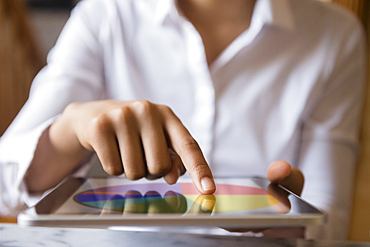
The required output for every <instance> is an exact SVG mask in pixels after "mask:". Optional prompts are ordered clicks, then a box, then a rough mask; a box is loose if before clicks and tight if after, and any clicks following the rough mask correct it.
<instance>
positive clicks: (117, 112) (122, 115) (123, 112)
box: [110, 107, 132, 123]
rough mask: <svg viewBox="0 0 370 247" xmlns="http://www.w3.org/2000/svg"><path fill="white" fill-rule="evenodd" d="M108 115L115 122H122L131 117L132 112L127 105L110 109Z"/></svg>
mask: <svg viewBox="0 0 370 247" xmlns="http://www.w3.org/2000/svg"><path fill="white" fill-rule="evenodd" d="M110 115H111V116H112V118H113V119H114V121H115V122H117V123H124V122H127V121H128V120H129V119H131V118H132V112H131V110H130V109H129V108H128V107H118V108H114V109H112V110H111V111H110Z"/></svg>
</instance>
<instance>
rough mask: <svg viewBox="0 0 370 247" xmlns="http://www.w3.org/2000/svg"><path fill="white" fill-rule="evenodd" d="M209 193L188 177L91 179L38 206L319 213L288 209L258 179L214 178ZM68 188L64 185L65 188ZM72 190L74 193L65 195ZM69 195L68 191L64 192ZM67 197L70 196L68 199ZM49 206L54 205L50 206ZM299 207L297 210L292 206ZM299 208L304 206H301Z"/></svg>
mask: <svg viewBox="0 0 370 247" xmlns="http://www.w3.org/2000/svg"><path fill="white" fill-rule="evenodd" d="M215 182H216V185H217V189H216V192H215V193H214V194H213V195H201V194H200V193H199V192H198V191H197V189H196V188H195V186H194V185H193V183H192V182H191V180H190V179H186V178H184V179H180V180H179V182H178V183H176V184H174V185H169V184H167V183H165V182H164V181H163V180H156V181H148V180H140V181H129V180H127V179H123V178H110V179H106V178H91V179H86V180H79V183H76V182H75V183H72V184H70V185H69V187H70V188H64V189H63V191H64V193H63V196H64V197H66V196H67V197H68V198H63V199H62V198H61V197H62V195H59V196H58V193H56V192H54V196H57V197H58V199H59V201H61V202H63V203H56V202H55V201H57V200H56V199H55V198H54V199H49V202H48V203H44V204H43V203H40V204H39V205H38V206H37V207H36V210H37V212H38V213H39V214H40V213H41V214H43V213H44V214H54V215H63V214H99V215H107V214H126V215H128V214H149V215H154V214H180V215H194V214H204V215H233V214H234V215H239V214H291V213H294V212H295V211H301V212H300V213H302V211H305V213H307V212H308V213H309V212H313V213H317V212H318V211H317V210H316V209H315V208H314V207H312V208H310V207H309V205H303V204H302V205H299V204H297V205H292V201H291V199H293V200H294V198H290V197H292V195H290V193H288V192H287V191H285V190H284V189H282V188H280V187H279V186H277V185H272V184H269V183H268V181H267V180H266V179H262V178H248V179H246V178H233V179H227V178H216V179H215ZM67 187H68V186H67ZM71 190H75V191H73V192H70V191H71ZM68 191H69V192H68ZM68 194H69V195H68ZM51 202H53V203H54V204H55V206H54V207H51V206H50V204H51ZM297 206H299V207H297ZM302 206H303V207H302Z"/></svg>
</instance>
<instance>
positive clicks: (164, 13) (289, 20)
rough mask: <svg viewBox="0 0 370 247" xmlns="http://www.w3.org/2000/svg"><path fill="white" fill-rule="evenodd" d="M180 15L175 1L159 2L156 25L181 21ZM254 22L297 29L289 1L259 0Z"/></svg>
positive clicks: (160, 0)
mask: <svg viewBox="0 0 370 247" xmlns="http://www.w3.org/2000/svg"><path fill="white" fill-rule="evenodd" d="M180 16H181V13H179V11H178V9H177V7H176V4H175V0H158V1H157V6H156V11H155V16H154V23H156V24H163V23H164V22H165V20H166V18H168V17H169V18H171V19H179V18H180ZM253 21H261V22H262V24H267V25H272V26H277V27H281V28H284V29H287V30H292V29H294V27H295V23H294V16H293V12H292V9H291V6H290V5H289V2H288V0H257V2H256V5H255V7H254V12H253V16H252V22H253Z"/></svg>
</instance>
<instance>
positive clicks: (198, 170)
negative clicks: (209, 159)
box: [191, 163, 209, 175]
mask: <svg viewBox="0 0 370 247" xmlns="http://www.w3.org/2000/svg"><path fill="white" fill-rule="evenodd" d="M208 170H209V167H208V165H207V164H204V163H198V164H196V165H194V166H192V168H191V173H192V174H197V175H201V174H204V172H205V171H208Z"/></svg>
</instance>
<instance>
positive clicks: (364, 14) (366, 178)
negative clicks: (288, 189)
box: [333, 0, 370, 242]
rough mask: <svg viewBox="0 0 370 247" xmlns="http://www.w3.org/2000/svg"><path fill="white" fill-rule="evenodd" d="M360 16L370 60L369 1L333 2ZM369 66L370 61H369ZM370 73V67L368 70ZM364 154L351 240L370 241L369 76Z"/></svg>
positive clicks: (363, 127)
mask: <svg viewBox="0 0 370 247" xmlns="http://www.w3.org/2000/svg"><path fill="white" fill-rule="evenodd" d="M333 2H336V3H338V4H340V5H342V6H344V7H346V8H348V9H350V10H352V11H353V12H355V13H356V14H357V16H359V18H360V19H361V20H362V21H363V23H364V26H365V29H366V32H367V37H368V45H367V47H368V58H370V45H369V40H370V3H369V0H333ZM368 61H369V62H368V66H369V65H370V60H369V59H368ZM368 71H370V67H369V69H368ZM368 74H369V73H368ZM361 144H362V153H361V157H360V160H359V163H358V166H357V171H356V181H355V188H354V198H353V208H352V219H351V224H350V232H349V240H354V241H367V242H369V241H370V193H369V191H370V77H369V75H368V83H367V91H366V101H365V108H364V117H363V123H362V132H361Z"/></svg>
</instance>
